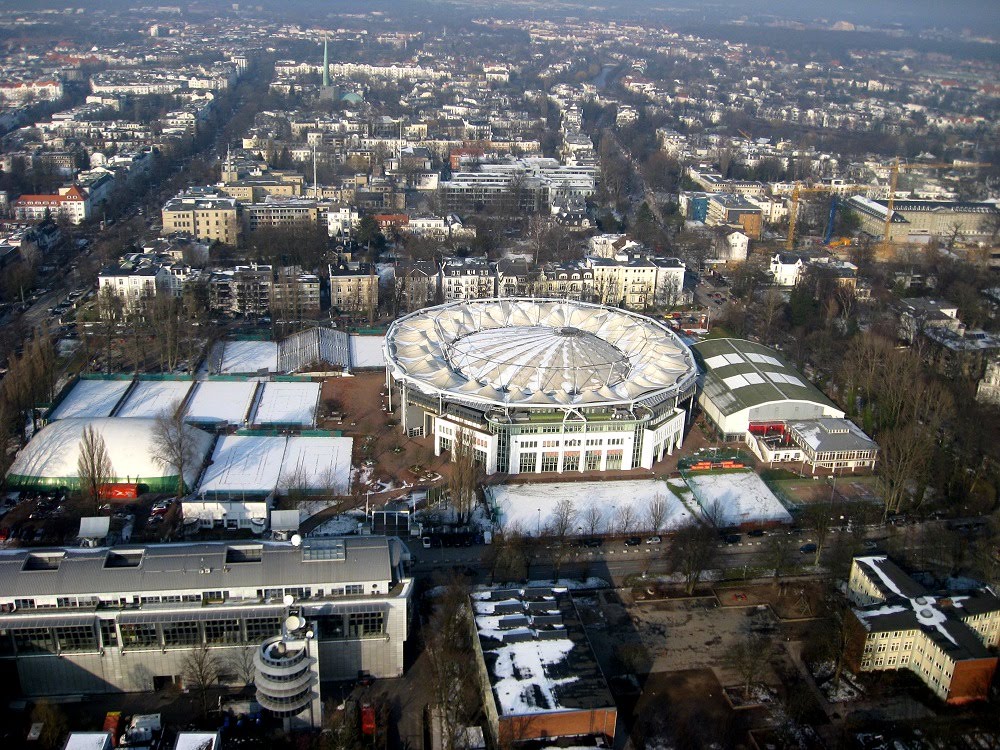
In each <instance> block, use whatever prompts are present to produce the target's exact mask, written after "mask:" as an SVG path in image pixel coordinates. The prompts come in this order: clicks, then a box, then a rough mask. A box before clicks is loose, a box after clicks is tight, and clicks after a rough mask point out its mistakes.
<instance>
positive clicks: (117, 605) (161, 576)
mask: <svg viewBox="0 0 1000 750" xmlns="http://www.w3.org/2000/svg"><path fill="white" fill-rule="evenodd" d="M397 544H398V543H397V542H395V541H392V540H390V539H387V538H385V537H377V536H365V537H361V536H357V537H337V538H328V539H309V540H305V541H303V542H302V543H301V544H300V545H298V546H296V545H294V544H291V543H270V542H251V541H248V542H240V543H233V544H229V543H222V542H204V543H197V544H179V545H153V546H141V545H134V546H126V547H111V548H107V549H103V550H101V549H98V550H94V549H88V550H79V549H47V550H28V549H22V550H14V551H11V553H10V554H7V555H4V556H3V558H2V559H0V573H2V575H0V582H2V583H0V610H2V614H0V659H3V660H7V661H9V662H10V663H11V664H10V666H11V669H9V670H8V675H9V677H10V679H12V680H14V681H15V682H17V683H19V684H17V685H15V686H14V687H15V688H16V689H17V690H18V692H19V693H20V694H22V695H24V696H28V697H39V696H45V695H66V694H74V695H91V694H96V693H114V692H122V691H124V692H149V691H153V690H158V689H162V688H163V687H165V686H168V685H177V686H180V687H189V685H185V679H186V678H185V677H184V673H185V669H184V662H185V659H187V658H188V656H189V655H190V654H191V652H192V649H201V648H208V649H209V651H210V652H211V653H212V654H213V655H214V656H216V657H218V658H219V659H220V660H221V661H223V662H225V661H226V660H230V659H232V658H234V657H235V655H236V654H237V653H239V652H240V651H241V650H242V649H246V648H247V647H248V645H250V647H251V648H252V646H253V644H259V643H262V642H265V641H267V640H268V639H270V638H272V637H274V636H276V635H278V634H280V633H281V627H282V623H283V622H284V621H286V618H287V617H288V616H289V614H290V610H294V611H295V612H296V613H297V614H298V616H301V617H303V618H305V619H306V620H307V621H308V623H309V624H310V627H311V629H312V630H313V634H314V638H315V645H316V652H315V658H316V659H317V660H318V667H319V676H320V678H321V679H322V680H347V679H355V678H357V675H358V673H359V671H364V672H367V673H369V674H371V675H373V676H376V677H398V676H399V675H401V674H402V671H403V645H404V643H405V641H406V638H407V630H408V622H409V619H410V618H409V599H410V594H411V590H412V582H411V580H410V579H409V578H407V577H405V575H404V573H403V570H402V565H401V562H400V561H401V560H402V552H403V551H402V550H401V549H400V548H398V547H397V546H396V545H397ZM223 679H224V680H231V681H233V682H236V681H237V680H240V678H238V677H236V675H231V676H230V677H229V678H226V677H224V678H223ZM239 684H240V686H242V684H243V683H242V680H240V681H239Z"/></svg>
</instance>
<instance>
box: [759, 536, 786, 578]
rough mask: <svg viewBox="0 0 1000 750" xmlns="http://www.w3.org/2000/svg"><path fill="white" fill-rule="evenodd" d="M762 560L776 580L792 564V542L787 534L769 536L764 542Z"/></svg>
mask: <svg viewBox="0 0 1000 750" xmlns="http://www.w3.org/2000/svg"><path fill="white" fill-rule="evenodd" d="M764 559H765V560H766V564H767V566H768V567H769V568H772V569H773V570H774V579H775V581H777V580H778V578H780V577H781V576H782V574H783V573H784V572H785V571H786V570H787V569H788V566H789V565H790V564H791V562H792V542H791V539H790V538H789V536H788V535H787V534H771V535H770V536H768V537H767V539H765V540H764Z"/></svg>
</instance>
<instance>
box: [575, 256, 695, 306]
mask: <svg viewBox="0 0 1000 750" xmlns="http://www.w3.org/2000/svg"><path fill="white" fill-rule="evenodd" d="M618 258H621V259H618ZM618 258H616V259H611V260H609V259H606V258H587V260H586V263H587V265H588V266H590V268H591V269H593V272H594V282H593V289H594V299H595V300H596V301H597V302H600V303H601V304H607V305H616V306H620V307H625V308H627V309H629V310H648V309H649V308H651V307H670V306H672V305H676V304H678V303H679V302H680V301H681V298H682V294H683V289H684V271H685V268H684V264H683V263H682V262H681V261H680V260H678V259H677V258H647V257H644V256H642V255H632V256H618Z"/></svg>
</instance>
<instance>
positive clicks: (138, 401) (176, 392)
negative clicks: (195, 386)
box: [115, 380, 191, 418]
mask: <svg viewBox="0 0 1000 750" xmlns="http://www.w3.org/2000/svg"><path fill="white" fill-rule="evenodd" d="M189 390H191V381H190V380H138V381H136V382H135V386H134V387H133V388H132V390H131V391H130V392H129V394H128V396H126V398H125V402H124V403H123V404H122V405H121V406H119V407H118V410H117V411H116V412H115V416H116V417H147V418H152V417H159V416H162V415H164V414H170V413H172V412H173V410H174V409H176V408H177V407H178V406H180V405H181V404H182V403H183V401H184V397H185V396H187V393H188V391H189Z"/></svg>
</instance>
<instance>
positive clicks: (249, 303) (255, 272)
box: [208, 263, 273, 318]
mask: <svg viewBox="0 0 1000 750" xmlns="http://www.w3.org/2000/svg"><path fill="white" fill-rule="evenodd" d="M272 283H273V269H272V267H271V266H264V265H257V264H255V263H254V264H251V265H249V266H235V267H234V268H229V269H225V270H222V271H213V272H212V275H211V277H210V278H209V283H208V292H209V305H210V307H211V308H212V310H214V311H215V312H219V313H222V314H224V315H240V316H248V317H252V318H259V317H261V316H264V315H267V314H268V313H269V312H270V310H271V284H272Z"/></svg>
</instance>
